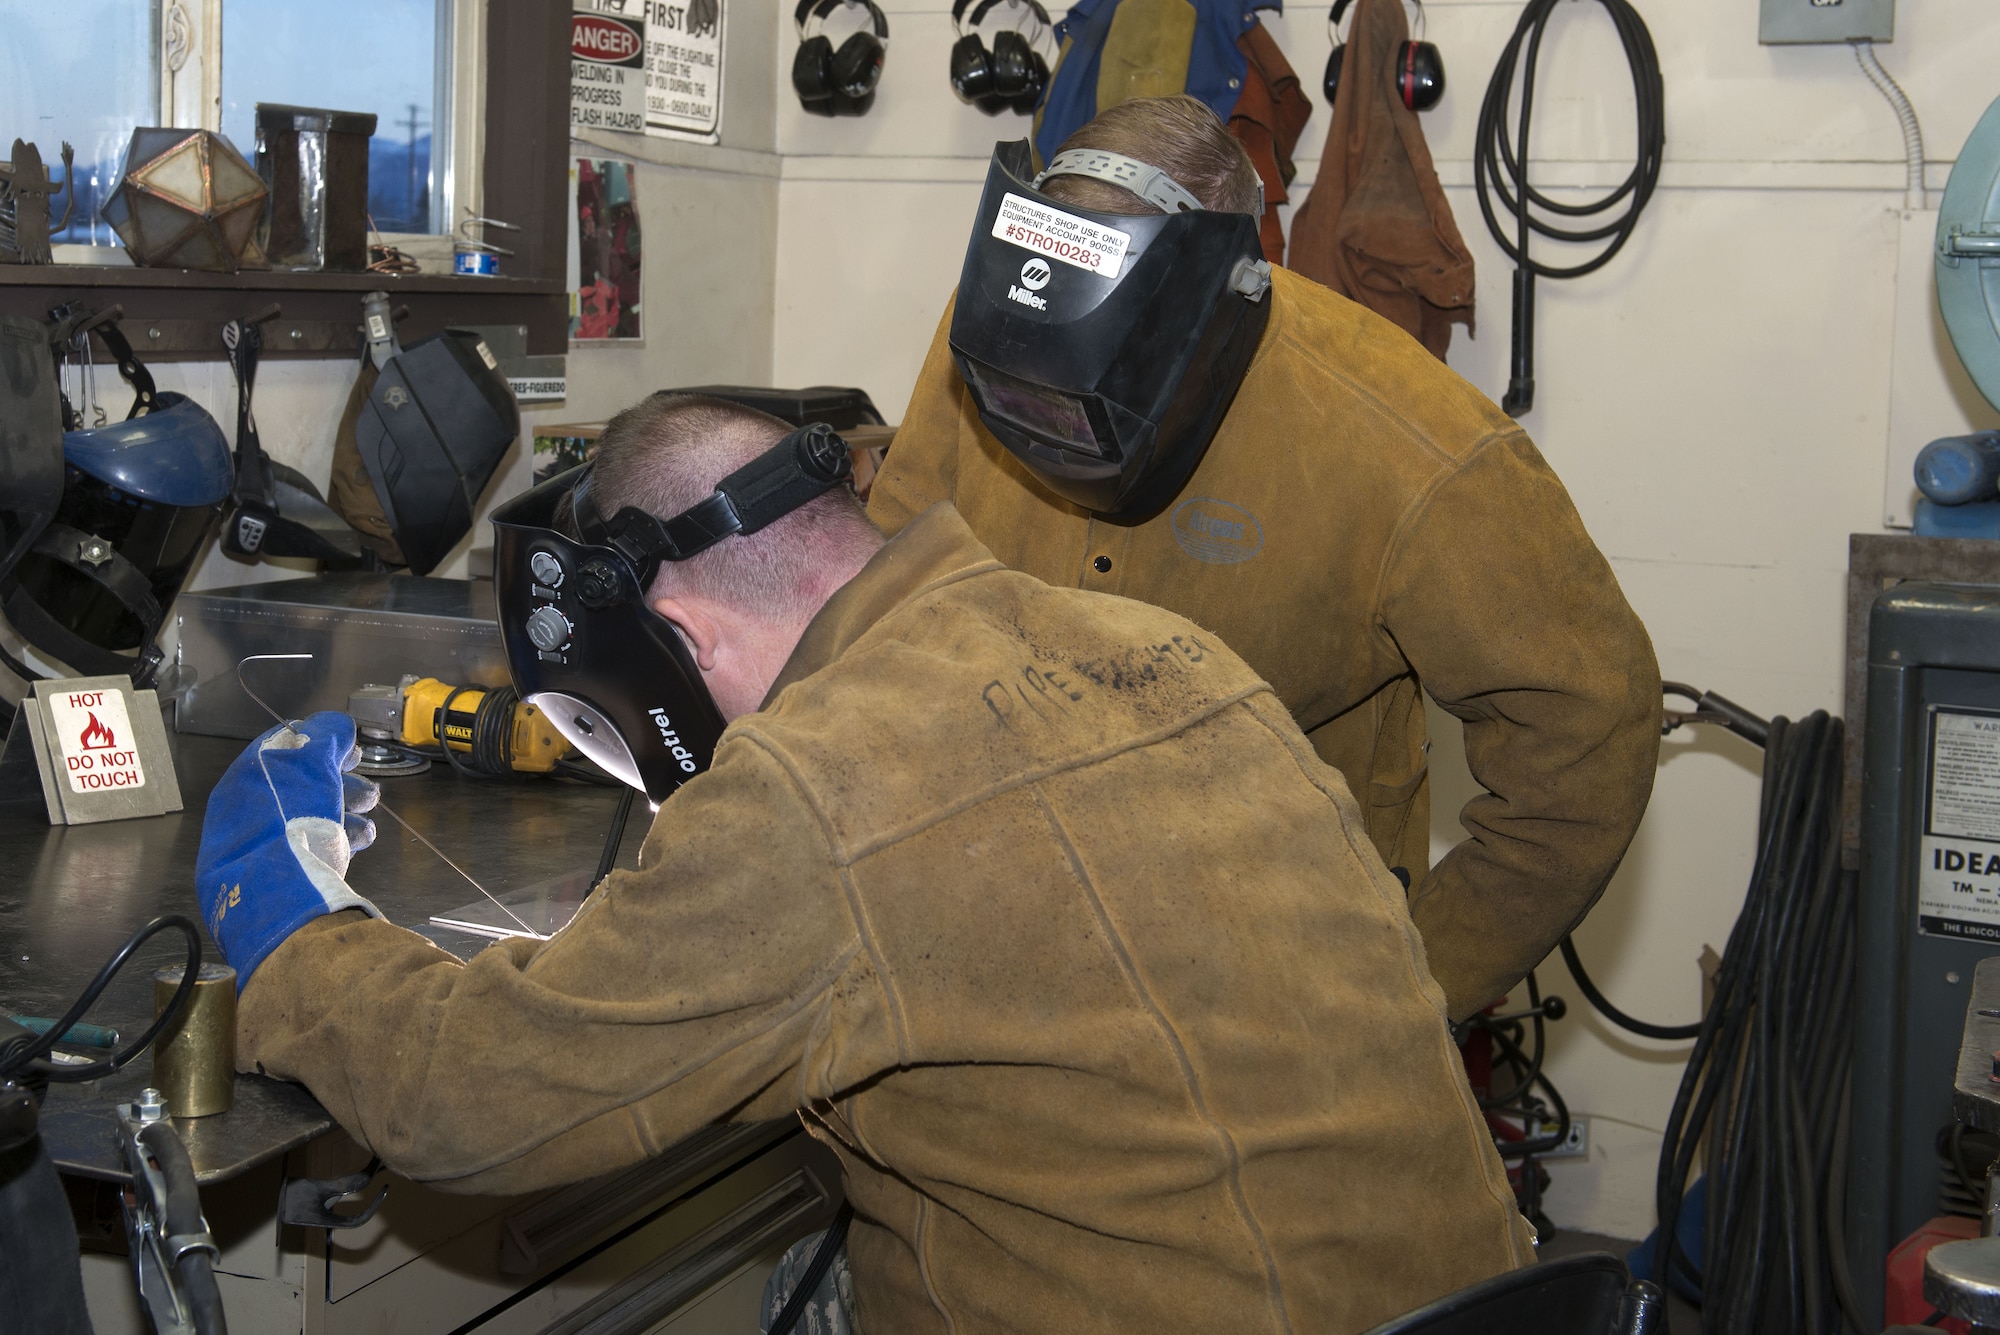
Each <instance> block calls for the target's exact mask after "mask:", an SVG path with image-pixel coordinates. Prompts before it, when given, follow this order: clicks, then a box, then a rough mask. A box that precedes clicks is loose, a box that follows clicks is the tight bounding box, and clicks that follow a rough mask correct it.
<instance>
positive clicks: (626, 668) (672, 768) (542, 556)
mask: <svg viewBox="0 0 2000 1335" xmlns="http://www.w3.org/2000/svg"><path fill="white" fill-rule="evenodd" d="M848 472H849V465H848V457H847V442H846V441H844V440H842V439H841V438H840V437H839V436H838V435H836V434H834V431H833V428H832V427H829V426H827V425H826V424H825V423H814V424H812V425H810V426H806V427H802V428H800V429H799V430H797V431H794V432H792V433H791V434H790V435H788V436H786V437H785V438H784V439H783V440H781V441H779V442H778V443H777V444H776V445H774V446H772V447H771V448H770V449H769V450H767V451H765V452H764V453H763V454H761V455H759V456H758V457H757V458H755V459H753V460H751V461H750V462H749V463H748V464H745V465H744V466H743V467H742V468H739V469H738V470H736V471H735V472H734V473H731V474H730V475H729V476H728V477H726V478H724V479H722V481H721V482H719V483H717V484H716V488H715V491H714V492H713V493H712V494H711V495H710V496H709V497H708V498H707V499H706V500H704V501H702V502H701V503H700V504H699V505H696V506H694V507H693V508H691V509H688V510H686V511H683V512H682V513H680V514H678V515H675V516H674V517H673V518H671V519H668V520H665V521H662V520H660V519H657V518H655V517H654V516H652V515H650V514H647V513H646V512H645V511H643V510H640V509H637V508H635V507H632V506H627V507H625V508H624V509H622V510H620V511H619V512H618V513H617V514H616V515H614V516H612V517H611V518H609V519H606V518H605V517H604V516H603V515H602V514H601V513H599V511H598V508H597V505H596V503H595V501H594V500H593V499H592V497H591V482H592V478H593V466H592V465H590V464H585V465H583V466H582V467H581V468H574V469H571V470H570V471H569V472H566V473H561V474H558V475H557V476H555V477H552V478H550V479H549V480H548V481H547V482H544V483H542V484H541V485H540V486H537V487H535V488H533V489H532V490H530V491H527V492H524V493H523V494H522V495H520V496H517V497H515V498H514V499H513V500H511V501H508V502H507V503H506V504H505V505H503V506H501V507H500V508H499V509H497V510H495V511H494V512H493V574H494V593H495V595H496V598H497V601H498V603H499V611H500V630H501V636H502V638H503V639H504V640H505V642H506V646H507V663H508V666H509V667H510V668H511V669H512V671H513V676H514V686H515V688H516V689H517V690H518V691H519V692H520V694H521V699H522V700H523V701H525V702H526V703H528V704H531V705H535V706H536V707H538V708H539V709H541V711H542V712H543V713H544V714H545V715H547V717H548V720H549V722H550V723H552V724H554V725H555V727H556V729H557V731H559V732H561V733H562V735H563V736H564V737H565V738H567V739H568V740H569V743H570V744H571V745H572V746H574V747H576V749H577V750H579V751H581V752H583V753H584V754H585V755H586V756H588V757H590V759H592V760H593V761H595V762H597V764H598V765H600V766H601V767H603V769H604V770H605V771H606V772H607V773H609V774H611V775H613V776H614V777H616V778H618V779H620V780H622V781H624V782H625V783H628V784H630V785H631V786H632V787H634V788H637V789H639V790H640V791H642V792H644V793H645V794H646V796H647V798H648V799H649V800H651V801H652V802H653V803H654V804H655V805H657V804H659V803H661V802H664V801H665V800H666V799H667V798H668V797H669V796H670V795H671V794H672V793H673V791H674V790H675V789H676V788H678V787H680V786H681V785H682V784H683V783H686V782H687V781H688V780H689V779H691V778H693V777H694V776H695V775H697V774H699V773H701V772H702V771H703V770H705V769H707V768H708V763H709V760H710V759H711V758H712V757H713V756H714V754H715V744H716V741H717V740H718V739H719V738H720V737H721V736H722V729H723V727H724V720H723V718H722V714H721V711H719V710H718V709H717V708H716V707H715V701H714V700H713V699H712V698H711V697H710V696H709V693H708V687H707V685H706V684H705V683H704V682H703V680H702V675H701V669H700V667H699V666H698V665H697V664H696V663H695V660H694V655H693V653H691V652H690V651H689V649H688V647H687V645H686V644H685V643H684V642H683V641H682V639H681V637H680V632H679V631H677V630H675V629H674V626H673V624H672V623H671V622H669V621H667V620H666V618H664V617H662V616H661V615H660V614H659V613H657V612H655V611H654V610H653V609H652V608H651V607H650V606H648V604H647V601H646V590H647V589H649V588H650V587H651V586H652V583H653V576H654V575H655V574H656V573H657V572H658V571H659V568H660V563H661V562H662V561H685V560H687V559H688V558H689V557H691V556H693V555H695V554H696V553H698V552H702V551H706V550H707V549H708V548H710V547H713V546H714V545H715V544H716V543H718V542H721V541H723V540H724V539H726V538H730V537H734V536H737V535H739V534H750V533H755V532H756V531H757V530H759V529H761V528H764V527H765V526H766V525H769V524H771V523H773V522H774V521H776V520H778V519H781V518H783V517H784V516H785V515H788V514H790V513H791V512H792V511H794V510H796V509H798V508H799V507H800V506H802V505H804V504H805V503H806V502H808V501H810V500H812V499H813V498H814V497H817V496H819V495H821V494H823V493H824V492H826V491H828V490H829V489H831V488H833V487H836V486H838V485H840V484H841V483H843V482H844V481H845V480H846V479H847V477H848ZM565 499H567V500H568V502H569V504H568V506H567V507H565V506H564V505H563V501H564V500H565ZM565 508H567V510H568V511H569V513H570V517H571V523H572V524H573V526H574V528H575V530H576V536H575V537H574V538H572V537H571V536H569V535H568V534H566V533H564V532H562V531H560V530H559V529H558V527H557V524H558V522H559V521H560V518H561V513H562V511H563V510H564V509H565Z"/></svg>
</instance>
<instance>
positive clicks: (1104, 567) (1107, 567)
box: [1090, 556, 1111, 575]
mask: <svg viewBox="0 0 2000 1335" xmlns="http://www.w3.org/2000/svg"><path fill="white" fill-rule="evenodd" d="M1090 565H1091V568H1092V569H1093V570H1095V571H1096V572H1097V573H1098V574H1100V575H1108V574H1110V573H1111V558H1110V557H1108V556H1100V557H1098V558H1097V559H1096V560H1095V561H1092V562H1091V563H1090Z"/></svg>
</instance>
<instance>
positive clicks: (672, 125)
mask: <svg viewBox="0 0 2000 1335" xmlns="http://www.w3.org/2000/svg"><path fill="white" fill-rule="evenodd" d="M725 7H726V6H725V4H724V0H646V13H645V24H646V133H647V134H652V135H659V136H661V137H663V138H669V139H694V140H697V141H699V142H701V143H704V144H713V143H716V142H718V141H719V140H720V139H721V138H722V29H723V11H724V9H725Z"/></svg>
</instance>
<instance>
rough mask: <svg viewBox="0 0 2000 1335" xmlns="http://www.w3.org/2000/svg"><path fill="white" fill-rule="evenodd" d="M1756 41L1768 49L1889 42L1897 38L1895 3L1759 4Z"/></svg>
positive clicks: (1773, 0) (1785, 0) (1780, 0)
mask: <svg viewBox="0 0 2000 1335" xmlns="http://www.w3.org/2000/svg"><path fill="white" fill-rule="evenodd" d="M1760 3H1761V8H1760V9H1759V10H1758V12H1757V40H1758V41H1759V42H1762V43H1763V44H1764V45H1766V46H1790V45H1797V44H1800V43H1808V42H1858V41H1862V40H1864V39H1865V40H1868V41H1873V42H1887V41H1891V40H1893V39H1894V37H1895V35H1896V0H1760Z"/></svg>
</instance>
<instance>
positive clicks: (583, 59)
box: [569, 0, 646, 134]
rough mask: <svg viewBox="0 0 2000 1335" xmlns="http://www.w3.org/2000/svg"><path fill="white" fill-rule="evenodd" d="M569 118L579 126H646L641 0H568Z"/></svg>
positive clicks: (633, 129)
mask: <svg viewBox="0 0 2000 1335" xmlns="http://www.w3.org/2000/svg"><path fill="white" fill-rule="evenodd" d="M569 123H570V125H571V127H572V128H574V129H579V130H621V131H623V132H625V133H626V134H640V133H642V132H643V131H644V130H645V128H646V20H645V0H571V5H570V20H569Z"/></svg>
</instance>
